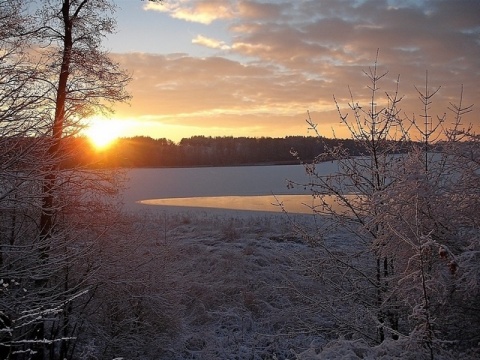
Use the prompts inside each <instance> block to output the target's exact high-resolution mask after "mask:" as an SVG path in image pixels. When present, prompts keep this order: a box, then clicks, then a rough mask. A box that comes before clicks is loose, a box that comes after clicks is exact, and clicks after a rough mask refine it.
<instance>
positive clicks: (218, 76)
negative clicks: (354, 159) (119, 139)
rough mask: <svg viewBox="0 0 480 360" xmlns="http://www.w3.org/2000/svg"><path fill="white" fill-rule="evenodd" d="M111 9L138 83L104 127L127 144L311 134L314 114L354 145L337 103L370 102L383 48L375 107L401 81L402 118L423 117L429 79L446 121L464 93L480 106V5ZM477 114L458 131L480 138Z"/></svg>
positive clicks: (371, 0)
mask: <svg viewBox="0 0 480 360" xmlns="http://www.w3.org/2000/svg"><path fill="white" fill-rule="evenodd" d="M115 2H116V4H117V6H118V8H117V10H116V12H115V13H114V17H115V18H116V20H117V31H116V33H115V34H113V35H111V36H108V37H107V38H106V39H105V40H104V43H103V46H104V48H105V49H106V50H107V51H109V52H110V53H111V56H112V57H113V58H114V59H115V60H116V61H118V62H119V63H120V64H121V65H122V66H123V68H124V69H126V70H127V71H128V72H129V73H130V74H131V76H132V81H131V83H130V84H129V85H128V91H129V92H130V94H131V95H132V99H131V100H130V101H129V103H128V104H116V105H115V106H114V110H115V113H114V114H112V115H111V116H110V117H111V119H110V120H109V121H108V124H112V127H111V128H112V129H113V128H116V129H117V131H118V132H119V135H120V136H136V135H144V136H150V137H152V138H167V139H170V140H173V141H175V142H178V141H180V139H182V138H186V137H191V136H195V135H204V136H248V137H263V136H268V137H285V136H294V135H302V136H308V135H314V134H313V132H312V130H311V129H309V126H308V124H307V123H306V121H305V120H306V119H307V112H309V113H310V116H311V118H312V120H313V122H314V123H316V124H317V126H318V127H317V129H318V131H319V132H320V134H321V135H322V136H327V137H333V136H337V137H348V133H347V131H346V128H345V126H342V125H341V123H340V117H339V114H338V112H337V108H336V102H337V103H338V105H339V107H340V109H341V111H342V112H346V111H347V110H348V103H349V101H351V100H352V97H351V96H353V99H354V102H355V103H357V102H358V103H359V104H361V105H363V104H365V105H367V104H368V102H369V95H370V93H369V90H368V86H369V85H370V83H369V81H368V78H367V76H366V75H365V72H368V71H369V69H371V68H372V66H373V65H374V64H375V60H376V58H377V52H378V61H377V62H378V71H379V73H384V72H386V73H387V74H386V75H385V77H383V78H382V81H381V82H380V84H379V87H380V89H379V91H378V95H379V97H378V104H379V105H382V104H383V101H384V100H385V98H386V95H385V94H386V93H389V94H392V93H393V92H395V89H396V84H397V80H398V79H400V81H399V88H398V89H399V90H398V94H399V95H400V96H403V100H402V102H401V104H400V108H401V114H402V116H405V117H408V118H410V119H412V118H413V117H415V118H417V119H421V114H422V113H423V105H422V103H421V102H420V101H419V99H418V93H417V89H422V90H424V89H425V86H426V79H427V78H428V85H429V91H431V92H433V91H435V90H436V89H437V88H438V87H440V90H439V91H438V93H437V94H436V96H435V97H434V98H433V104H432V105H431V107H432V109H431V111H432V112H431V114H432V115H434V116H437V115H438V116H443V114H444V113H445V112H447V119H446V121H445V123H450V122H452V121H453V117H452V115H451V114H450V113H449V111H448V110H447V107H449V103H450V102H454V103H455V102H458V99H459V97H460V94H461V89H462V86H463V104H464V105H470V104H476V105H477V106H480V86H479V84H480V1H478V0H426V1H421V0H415V1H413V0H294V1H291V0H289V1H285V0H165V1H164V2H163V3H162V4H153V3H149V2H147V1H140V0H136V1H135V0H116V1H115ZM334 99H336V102H335V100H334ZM474 109H475V108H474ZM478 115H479V112H478V111H474V112H472V113H470V114H468V115H467V116H465V117H464V119H463V123H464V124H465V125H467V124H468V123H472V124H474V126H475V127H476V129H477V130H478V129H479V128H480V119H479V116H478Z"/></svg>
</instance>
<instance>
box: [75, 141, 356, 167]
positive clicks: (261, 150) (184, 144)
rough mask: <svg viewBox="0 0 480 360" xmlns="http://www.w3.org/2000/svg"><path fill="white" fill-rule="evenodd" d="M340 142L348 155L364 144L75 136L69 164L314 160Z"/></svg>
mask: <svg viewBox="0 0 480 360" xmlns="http://www.w3.org/2000/svg"><path fill="white" fill-rule="evenodd" d="M339 144H341V145H342V147H343V148H345V149H347V150H348V153H349V154H350V155H361V154H360V152H359V151H360V150H359V149H360V146H358V143H357V142H356V141H354V140H351V139H345V140H339V139H328V138H320V137H305V136H288V137H286V138H270V137H262V138H249V137H207V136H194V137H191V138H184V139H182V140H181V141H180V142H179V143H175V142H173V141H171V140H168V139H152V138H150V137H144V136H139V137H132V138H121V139H118V140H117V141H116V142H115V143H114V144H113V145H111V146H110V147H108V148H107V149H104V150H95V149H94V148H93V147H92V145H91V144H90V143H89V142H88V140H87V139H83V138H76V139H72V142H71V143H70V147H71V149H70V150H72V151H70V153H71V154H72V155H73V156H71V157H70V158H69V159H68V160H66V161H65V165H66V166H71V165H80V164H81V165H86V166H94V167H128V168H136V167H193V166H238V165H257V164H298V163H299V160H298V159H296V158H295V156H293V155H292V151H295V152H297V153H298V156H299V158H301V159H302V160H303V161H311V160H313V159H314V158H315V157H316V156H317V155H319V154H321V153H323V152H324V149H325V147H326V146H327V147H332V146H336V145H339Z"/></svg>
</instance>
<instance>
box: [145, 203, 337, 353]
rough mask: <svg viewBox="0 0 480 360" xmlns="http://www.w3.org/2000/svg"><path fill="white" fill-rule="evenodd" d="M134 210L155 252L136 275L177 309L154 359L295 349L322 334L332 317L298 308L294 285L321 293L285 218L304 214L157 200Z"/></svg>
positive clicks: (302, 218) (301, 218)
mask: <svg viewBox="0 0 480 360" xmlns="http://www.w3.org/2000/svg"><path fill="white" fill-rule="evenodd" d="M139 214H140V215H136V216H137V224H143V226H147V227H150V229H147V230H148V231H149V232H150V233H154V234H156V236H155V237H152V238H151V241H150V248H145V247H144V248H143V253H144V254H146V255H145V256H146V257H148V256H151V255H152V254H154V255H153V257H154V258H155V261H153V262H151V263H150V264H149V265H148V267H144V268H143V270H142V277H144V278H145V279H151V278H152V277H153V279H154V280H153V281H154V282H156V286H160V288H161V289H164V290H163V291H164V292H165V297H167V298H169V299H170V305H169V306H168V309H166V311H167V312H168V313H170V314H172V318H175V319H176V322H175V323H174V324H172V328H174V331H173V332H172V334H171V337H170V338H169V340H165V339H163V340H162V345H161V346H159V349H160V348H162V349H166V348H167V349H168V350H164V351H163V352H162V354H161V355H160V354H158V356H160V357H158V358H159V359H275V358H277V359H296V358H297V357H296V355H295V354H300V353H302V352H304V351H306V350H307V349H309V348H310V345H311V344H312V342H313V343H314V344H315V345H316V346H317V348H318V347H319V346H322V345H324V344H325V343H326V341H327V339H328V338H329V336H330V335H329V329H331V327H332V326H333V323H332V321H331V319H328V317H325V316H323V315H322V316H320V314H317V315H315V314H313V316H312V312H311V311H305V306H304V305H305V304H304V303H303V301H302V299H301V298H300V297H299V296H298V293H297V292H296V291H293V289H294V288H297V289H299V288H301V289H304V290H306V291H305V293H309V294H311V295H315V294H317V296H321V289H320V288H319V287H318V284H317V283H316V282H315V281H313V280H312V279H310V278H307V277H305V276H304V274H302V273H300V272H298V271H296V269H297V262H298V261H300V259H302V258H305V257H308V256H309V253H310V248H309V247H308V246H307V245H306V244H305V243H304V242H303V240H302V238H301V236H300V235H299V234H297V233H295V231H294V230H293V223H297V224H298V223H302V224H304V226H307V224H308V223H309V221H310V217H309V216H306V215H292V216H290V217H287V216H286V215H285V214H275V213H261V212H242V211H220V210H214V209H211V210H202V209H188V208H183V209H181V210H180V209H178V208H168V209H165V208H162V207H158V208H157V207H146V209H145V210H144V211H140V213H139ZM139 226H140V225H139ZM148 281H152V280H148ZM172 303H173V304H172ZM173 314H175V315H173ZM314 329H318V330H317V331H315V330H314Z"/></svg>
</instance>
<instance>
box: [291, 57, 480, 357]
mask: <svg viewBox="0 0 480 360" xmlns="http://www.w3.org/2000/svg"><path fill="white" fill-rule="evenodd" d="M378 74H379V73H378V66H377V65H376V64H375V66H374V67H373V68H371V69H370V70H369V72H367V73H366V75H367V76H368V78H369V81H370V86H369V91H370V94H371V96H370V101H369V104H368V105H366V106H362V105H361V104H359V103H358V102H357V101H356V100H355V98H354V96H353V95H352V96H351V101H350V103H349V109H350V111H349V112H348V113H346V114H344V113H343V112H342V111H341V110H340V109H341V107H340V105H339V104H338V102H336V103H337V109H338V110H339V115H340V118H341V121H342V123H343V124H344V125H345V126H347V127H348V129H349V130H350V133H351V135H352V138H353V139H354V140H356V141H357V143H358V144H359V145H361V147H362V148H363V153H362V155H361V156H352V155H351V154H349V152H348V150H347V149H344V148H342V147H341V146H338V147H334V148H328V147H327V148H325V151H324V153H322V154H320V155H319V156H318V157H317V158H316V160H315V162H314V163H312V164H306V165H305V169H306V171H307V174H308V175H309V176H310V179H311V181H310V183H308V184H302V185H307V186H309V187H310V188H311V190H312V194H313V197H314V205H313V206H312V211H313V212H314V213H315V214H317V215H322V216H325V217H324V220H323V221H319V222H318V224H320V225H319V227H318V228H317V229H316V230H315V231H306V229H300V231H302V232H303V234H304V236H305V238H306V239H307V240H308V241H309V242H310V243H311V245H312V247H313V248H314V251H315V254H316V256H315V258H314V259H313V260H311V261H309V262H308V263H306V264H304V265H305V266H306V268H307V271H309V272H310V274H311V275H313V276H315V277H317V278H318V279H319V280H320V281H323V283H324V286H325V294H327V295H326V298H325V297H319V298H317V299H315V300H316V301H313V302H314V304H315V306H316V307H318V309H322V310H323V311H325V313H327V314H330V315H331V316H332V318H333V319H334V320H335V321H336V322H337V324H338V333H339V334H342V335H344V336H347V337H351V338H356V337H362V338H364V339H366V340H368V341H370V342H371V343H372V344H375V343H377V344H378V343H381V342H383V341H384V340H387V339H392V340H399V339H406V338H408V339H410V340H411V342H412V343H416V344H418V345H419V346H420V348H422V347H423V348H424V349H425V354H426V355H425V356H427V357H428V358H433V357H434V356H435V354H437V353H439V352H440V351H441V350H442V349H444V348H445V347H448V346H449V345H452V344H455V345H456V346H457V345H458V346H459V345H460V344H462V345H464V346H465V347H469V346H470V347H471V346H476V345H474V344H477V343H478V338H477V337H476V335H475V334H477V333H478V329H477V327H475V326H473V327H472V326H471V325H470V326H467V325H468V323H467V322H466V321H465V320H466V319H465V316H459V314H470V315H469V316H472V317H473V318H475V319H476V315H474V313H475V309H478V304H477V301H476V300H475V299H476V298H475V297H472V296H468V292H466V289H467V287H466V286H470V287H471V291H472V293H475V292H476V291H478V284H477V285H475V281H476V280H473V282H472V279H478V266H477V265H475V264H476V262H475V261H474V260H472V259H476V258H477V257H478V239H479V228H478V223H479V218H478V215H477V214H478V211H475V209H478V207H479V196H478V191H479V183H480V182H479V181H478V180H479V179H478V177H479V174H480V169H479V167H478V165H479V164H478V159H479V158H478V156H479V154H478V137H477V136H476V135H475V134H473V133H472V132H471V129H469V128H468V127H467V128H462V127H461V123H462V116H463V115H464V114H465V113H467V112H469V111H470V110H471V107H470V106H464V105H463V104H462V103H461V99H460V102H459V103H458V104H450V109H451V110H452V111H453V113H452V114H451V116H452V117H453V118H454V124H453V126H452V127H451V128H446V127H445V123H446V118H445V117H440V118H432V115H431V114H430V105H431V102H432V101H433V97H434V95H435V94H436V93H437V91H438V89H435V90H434V91H430V89H429V87H428V80H427V85H426V87H425V90H422V91H420V90H419V97H420V100H421V104H422V107H423V109H422V113H421V115H420V119H418V118H416V117H414V116H413V117H407V116H405V115H403V114H402V113H401V111H400V109H399V104H400V101H401V97H400V96H399V95H398V87H397V89H394V90H393V91H392V92H391V93H388V92H385V93H384V95H383V96H380V93H379V84H380V80H381V79H382V77H384V76H385V73H381V75H378ZM351 93H352V92H351ZM307 121H308V123H309V125H310V126H311V127H313V128H314V129H316V125H315V124H314V123H313V121H312V120H311V119H308V120H307ZM413 134H419V136H418V138H415V137H414V135H413ZM295 155H297V156H299V154H295ZM324 161H333V162H334V163H335V164H336V165H337V166H338V171H336V172H335V173H334V174H328V175H324V174H320V173H318V172H317V169H316V166H315V165H316V164H318V163H320V162H324ZM295 185H296V184H292V186H295ZM467 209H472V212H470V211H469V210H467ZM332 228H335V229H337V230H338V229H341V231H342V232H344V233H345V234H346V236H347V239H348V240H347V241H348V244H338V243H335V241H334V240H333V239H331V238H330V234H331V231H330V230H331V229H332ZM336 240H338V239H336ZM460 259H462V261H467V260H466V259H469V260H468V261H467V262H465V263H463V264H462V265H460ZM467 274H468V275H467ZM466 284H468V285H466ZM333 299H335V300H333ZM462 299H463V300H462ZM453 314H455V315H453ZM477 320H478V319H477ZM474 322H475V323H477V322H478V321H476V320H474ZM401 343H402V344H405V342H401ZM399 344H400V342H399Z"/></svg>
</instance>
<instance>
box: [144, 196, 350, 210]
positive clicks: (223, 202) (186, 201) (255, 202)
mask: <svg viewBox="0 0 480 360" xmlns="http://www.w3.org/2000/svg"><path fill="white" fill-rule="evenodd" d="M330 200H331V201H330V202H331V205H332V206H334V207H338V209H340V208H341V206H340V205H337V204H335V201H334V198H333V197H332V198H330ZM317 201H318V200H317ZM139 203H140V204H144V205H161V206H182V207H201V208H216V209H228V210H248V211H269V212H281V211H282V208H284V209H285V210H286V211H287V212H289V213H298V214H311V213H312V207H314V206H315V205H318V204H316V203H315V199H314V198H313V197H312V196H311V195H278V196H273V195H261V196H211V197H186V198H168V199H150V200H141V201H139Z"/></svg>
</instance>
